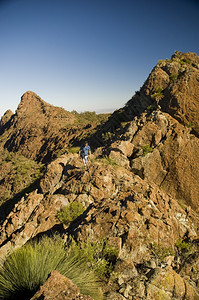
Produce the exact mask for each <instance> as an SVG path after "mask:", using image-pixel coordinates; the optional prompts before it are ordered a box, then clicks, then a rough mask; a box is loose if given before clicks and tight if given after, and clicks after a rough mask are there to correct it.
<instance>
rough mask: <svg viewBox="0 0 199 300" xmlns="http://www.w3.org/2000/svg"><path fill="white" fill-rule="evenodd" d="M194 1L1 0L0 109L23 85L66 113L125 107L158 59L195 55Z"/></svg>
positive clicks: (197, 20)
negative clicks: (186, 53)
mask: <svg viewBox="0 0 199 300" xmlns="http://www.w3.org/2000/svg"><path fill="white" fill-rule="evenodd" d="M198 16H199V4H198V1H196V0H168V1H161V0H151V1H150V0H139V1H133V0H0V87H1V88H0V115H2V114H3V113H4V112H5V111H6V110H7V109H12V110H13V112H14V111H15V110H16V108H17V106H18V104H19V102H20V98H21V96H22V94H23V93H24V92H26V91H28V90H31V91H34V92H35V93H37V94H38V95H39V96H40V97H41V98H42V99H43V100H45V101H47V102H48V103H51V104H53V105H55V106H62V107H64V108H65V109H67V110H69V111H71V110H73V109H75V110H77V111H85V110H90V111H93V110H96V111H98V110H106V109H114V108H115V109H116V108H120V107H122V106H123V105H124V104H125V103H126V102H127V101H128V100H129V99H130V98H131V97H132V95H133V94H134V92H135V91H136V90H139V88H140V87H141V86H142V84H143V82H144V81H145V80H146V78H147V76H148V75H149V73H150V72H151V70H152V68H153V67H154V65H155V64H156V63H157V61H158V60H159V59H166V58H170V57H171V55H172V54H173V53H174V51H175V50H179V51H182V52H189V51H192V52H196V53H197V54H199V52H198V50H199V17H198Z"/></svg>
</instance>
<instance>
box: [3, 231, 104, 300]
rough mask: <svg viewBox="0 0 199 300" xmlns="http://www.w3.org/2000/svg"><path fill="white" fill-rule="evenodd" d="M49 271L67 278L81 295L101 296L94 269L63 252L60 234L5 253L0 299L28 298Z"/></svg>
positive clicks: (25, 299)
mask: <svg viewBox="0 0 199 300" xmlns="http://www.w3.org/2000/svg"><path fill="white" fill-rule="evenodd" d="M52 270H57V271H59V272H60V273H61V274H62V275H65V276H67V277H68V278H70V279H71V280H72V281H73V283H74V284H76V285H77V286H78V287H79V288H80V291H81V293H82V294H86V295H90V296H91V297H93V298H94V299H96V300H97V299H102V295H101V292H100V289H99V281H98V279H97V277H96V276H95V274H94V272H93V271H90V270H89V269H88V266H87V264H86V262H85V261H83V259H81V258H79V257H77V255H75V253H72V251H69V250H68V251H66V249H65V245H64V242H63V240H62V239H61V238H60V237H59V236H55V237H53V238H48V237H44V238H42V239H41V240H40V241H37V242H32V243H28V244H26V245H25V246H23V247H21V248H19V249H17V250H16V251H14V252H13V253H11V254H10V255H9V256H7V258H6V259H5V261H4V262H2V266H1V268H0V299H9V300H11V299H15V300H19V299H20V300H28V299H30V298H31V297H32V296H33V295H34V294H35V292H36V291H37V290H38V288H39V287H40V285H42V284H43V283H44V282H45V281H46V279H47V278H48V275H49V274H50V272H51V271H52Z"/></svg>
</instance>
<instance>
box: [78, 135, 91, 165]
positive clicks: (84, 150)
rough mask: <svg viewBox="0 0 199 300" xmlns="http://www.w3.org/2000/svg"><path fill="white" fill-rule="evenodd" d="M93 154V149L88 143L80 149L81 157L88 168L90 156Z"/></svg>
mask: <svg viewBox="0 0 199 300" xmlns="http://www.w3.org/2000/svg"><path fill="white" fill-rule="evenodd" d="M90 154H91V148H90V146H89V144H88V142H87V141H85V142H84V144H83V145H82V146H81V148H80V156H81V158H82V159H83V162H84V166H85V168H86V166H87V162H88V156H89V155H90Z"/></svg>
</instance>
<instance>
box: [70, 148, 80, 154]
mask: <svg viewBox="0 0 199 300" xmlns="http://www.w3.org/2000/svg"><path fill="white" fill-rule="evenodd" d="M68 151H69V152H70V153H73V154H75V153H79V151H80V147H71V148H69V149H68Z"/></svg>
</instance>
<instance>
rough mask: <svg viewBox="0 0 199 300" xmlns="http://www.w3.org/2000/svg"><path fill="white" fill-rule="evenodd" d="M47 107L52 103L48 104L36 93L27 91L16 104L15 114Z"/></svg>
mask: <svg viewBox="0 0 199 300" xmlns="http://www.w3.org/2000/svg"><path fill="white" fill-rule="evenodd" d="M47 106H48V107H49V106H51V107H52V105H50V104H48V103H47V102H45V101H44V100H42V99H41V98H40V97H39V96H38V95H37V94H36V93H34V92H31V91H27V92H25V93H24V94H23V95H22V97H21V102H20V103H19V105H18V108H17V114H20V113H24V112H26V113H27V112H29V111H31V112H32V111H33V110H35V109H36V110H38V109H41V108H44V107H47Z"/></svg>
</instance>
